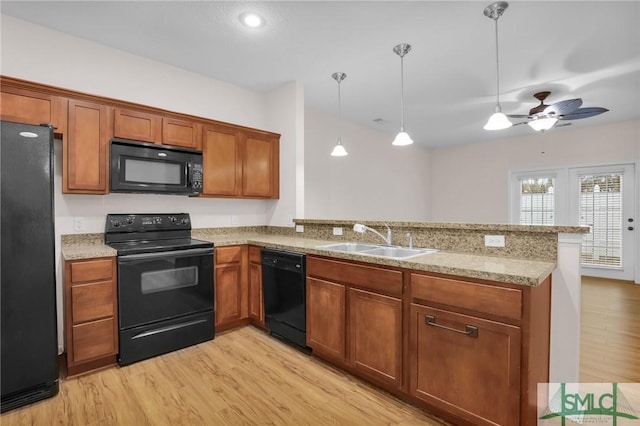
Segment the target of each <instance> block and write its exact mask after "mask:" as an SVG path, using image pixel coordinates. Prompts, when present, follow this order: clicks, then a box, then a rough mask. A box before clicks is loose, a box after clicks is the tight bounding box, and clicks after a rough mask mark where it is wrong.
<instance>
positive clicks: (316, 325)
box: [307, 277, 346, 361]
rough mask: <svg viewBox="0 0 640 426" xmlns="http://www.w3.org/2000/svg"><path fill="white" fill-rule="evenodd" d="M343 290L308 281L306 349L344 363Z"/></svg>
mask: <svg viewBox="0 0 640 426" xmlns="http://www.w3.org/2000/svg"><path fill="white" fill-rule="evenodd" d="M345 299H346V295H345V287H344V285H342V284H337V283H333V282H330V281H323V280H319V279H316V278H310V277H307V346H309V347H310V348H312V349H313V352H314V353H317V354H324V355H326V356H328V357H331V358H334V359H337V360H339V361H344V360H345V333H346V330H345V320H346V312H345V301H346V300H345Z"/></svg>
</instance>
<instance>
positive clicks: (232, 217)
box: [231, 214, 238, 225]
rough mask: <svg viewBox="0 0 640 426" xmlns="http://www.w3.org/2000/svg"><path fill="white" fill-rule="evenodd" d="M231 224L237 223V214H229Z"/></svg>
mask: <svg viewBox="0 0 640 426" xmlns="http://www.w3.org/2000/svg"><path fill="white" fill-rule="evenodd" d="M231 224H232V225H237V224H238V216H237V215H235V214H232V215H231Z"/></svg>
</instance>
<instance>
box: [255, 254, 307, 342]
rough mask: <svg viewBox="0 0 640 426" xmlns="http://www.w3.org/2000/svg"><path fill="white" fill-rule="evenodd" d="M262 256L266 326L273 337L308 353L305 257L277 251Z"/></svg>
mask: <svg viewBox="0 0 640 426" xmlns="http://www.w3.org/2000/svg"><path fill="white" fill-rule="evenodd" d="M261 254H262V292H263V297H264V321H265V325H266V327H267V328H268V329H269V330H270V331H271V334H272V335H273V336H275V337H277V338H279V339H281V340H284V341H285V342H287V343H293V344H295V345H296V346H298V347H299V348H300V349H303V350H308V349H307V344H306V336H307V321H306V312H305V306H306V290H305V277H306V258H305V255H304V254H302V253H296V252H290V251H282V250H274V249H262V252H261Z"/></svg>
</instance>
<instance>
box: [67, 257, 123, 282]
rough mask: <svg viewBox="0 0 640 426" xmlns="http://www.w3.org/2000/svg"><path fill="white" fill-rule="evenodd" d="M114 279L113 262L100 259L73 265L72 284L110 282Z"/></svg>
mask: <svg viewBox="0 0 640 426" xmlns="http://www.w3.org/2000/svg"><path fill="white" fill-rule="evenodd" d="M111 278H113V260H112V259H100V260H90V261H88V262H72V263H71V282H73V283H77V282H84V281H97V280H110V279H111Z"/></svg>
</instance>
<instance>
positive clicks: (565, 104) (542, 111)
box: [507, 92, 609, 132]
mask: <svg viewBox="0 0 640 426" xmlns="http://www.w3.org/2000/svg"><path fill="white" fill-rule="evenodd" d="M550 94H551V92H538V93H536V94H534V95H533V96H534V97H535V98H536V99H537V100H539V101H540V105H537V106H535V107H533V108H531V109H530V110H529V114H507V117H510V118H525V119H526V121H522V122H520V123H515V124H514V125H517V124H528V125H529V126H530V127H531V128H532V129H534V130H536V131H542V132H544V131H545V130H549V129H550V128H552V127H553V126H555V125H556V123H557V122H558V120H578V119H581V118H588V117H593V116H594V115H599V114H602V113H603V112H607V111H609V110H608V109H606V108H601V107H588V108H580V107H581V106H582V99H580V98H576V99H568V100H566V101H560V102H556V103H555V104H551V105H547V104H545V103H544V100H545V99H546V98H547V96H549V95H550ZM569 124H571V123H564V124H562V125H564V126H568V125H569ZM558 126H560V125H558Z"/></svg>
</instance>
